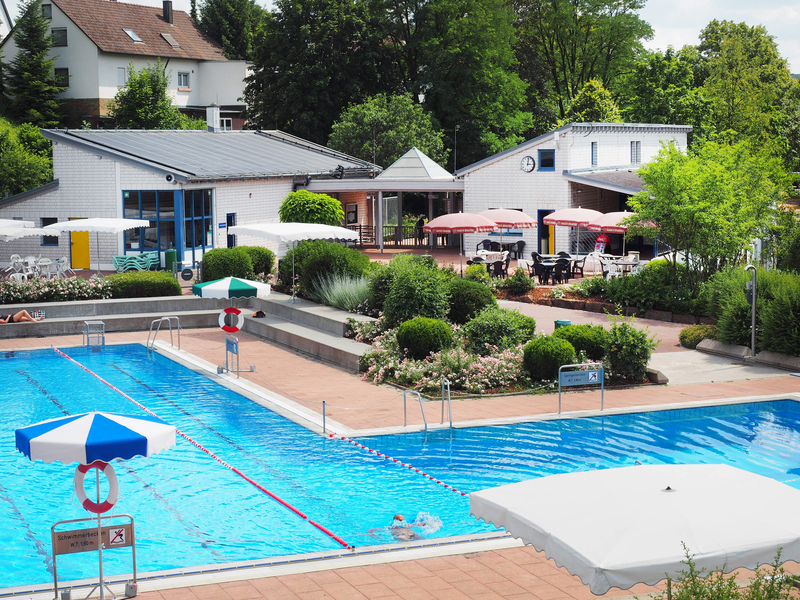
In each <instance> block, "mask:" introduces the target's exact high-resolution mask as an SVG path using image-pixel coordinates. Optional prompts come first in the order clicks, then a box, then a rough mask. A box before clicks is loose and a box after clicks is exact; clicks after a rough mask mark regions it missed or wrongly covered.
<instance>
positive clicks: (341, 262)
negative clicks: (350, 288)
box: [300, 242, 369, 298]
mask: <svg viewBox="0 0 800 600" xmlns="http://www.w3.org/2000/svg"><path fill="white" fill-rule="evenodd" d="M368 268H369V257H367V256H366V255H364V254H361V252H359V251H358V250H354V249H353V248H346V247H345V246H342V245H340V244H335V243H330V242H323V245H321V246H319V252H317V253H314V254H311V255H309V256H307V257H306V258H305V259H304V260H303V269H302V273H301V274H300V289H301V290H302V291H303V293H305V294H307V295H308V296H309V297H311V298H318V293H317V287H318V285H319V282H320V281H322V280H323V279H324V278H326V277H331V276H333V275H341V276H346V277H349V278H351V279H361V278H362V277H363V276H364V273H365V272H366V271H367V269H368Z"/></svg>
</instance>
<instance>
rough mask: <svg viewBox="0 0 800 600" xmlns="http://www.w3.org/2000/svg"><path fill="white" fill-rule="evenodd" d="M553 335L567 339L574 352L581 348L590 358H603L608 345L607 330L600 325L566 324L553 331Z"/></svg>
mask: <svg viewBox="0 0 800 600" xmlns="http://www.w3.org/2000/svg"><path fill="white" fill-rule="evenodd" d="M553 336H554V337H560V338H563V339H565V340H567V341H568V342H569V343H570V344H572V346H573V347H574V348H575V352H580V351H581V350H583V351H584V352H586V356H587V357H589V358H590V359H591V360H598V361H599V360H603V357H604V356H605V354H606V346H607V345H608V332H607V331H606V330H605V329H604V328H603V327H602V326H600V325H567V326H566V327H559V328H558V329H556V330H555V331H554V332H553Z"/></svg>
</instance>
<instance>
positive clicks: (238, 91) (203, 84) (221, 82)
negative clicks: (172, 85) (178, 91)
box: [192, 60, 251, 106]
mask: <svg viewBox="0 0 800 600" xmlns="http://www.w3.org/2000/svg"><path fill="white" fill-rule="evenodd" d="M250 66H251V65H250V63H247V62H245V61H243V60H229V61H204V62H201V63H199V65H198V71H197V74H198V75H199V80H200V81H199V83H200V85H198V87H197V90H198V94H199V95H198V98H199V100H198V101H197V102H194V103H193V104H194V105H200V106H208V105H209V104H211V103H212V102H216V103H217V104H219V105H220V106H222V105H231V104H242V103H241V102H239V98H241V97H242V96H243V95H244V78H245V77H247V75H248V74H249V69H250ZM192 88H193V90H192V91H193V92H194V84H192Z"/></svg>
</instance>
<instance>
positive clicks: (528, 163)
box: [520, 156, 536, 173]
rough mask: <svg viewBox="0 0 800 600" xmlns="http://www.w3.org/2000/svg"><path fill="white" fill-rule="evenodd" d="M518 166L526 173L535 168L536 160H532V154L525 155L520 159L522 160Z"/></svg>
mask: <svg viewBox="0 0 800 600" xmlns="http://www.w3.org/2000/svg"><path fill="white" fill-rule="evenodd" d="M520 168H521V169H522V170H523V171H525V172H526V173H530V172H531V171H533V170H534V169H535V168H536V161H535V160H533V157H532V156H526V157H524V158H523V159H522V162H521V163H520Z"/></svg>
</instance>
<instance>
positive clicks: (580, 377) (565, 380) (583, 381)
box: [559, 371, 600, 387]
mask: <svg viewBox="0 0 800 600" xmlns="http://www.w3.org/2000/svg"><path fill="white" fill-rule="evenodd" d="M559 375H560V376H561V377H560V381H559V383H560V384H561V385H562V386H563V387H567V386H570V385H592V384H596V383H600V379H599V378H600V371H562V372H561V373H560V374H559Z"/></svg>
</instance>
